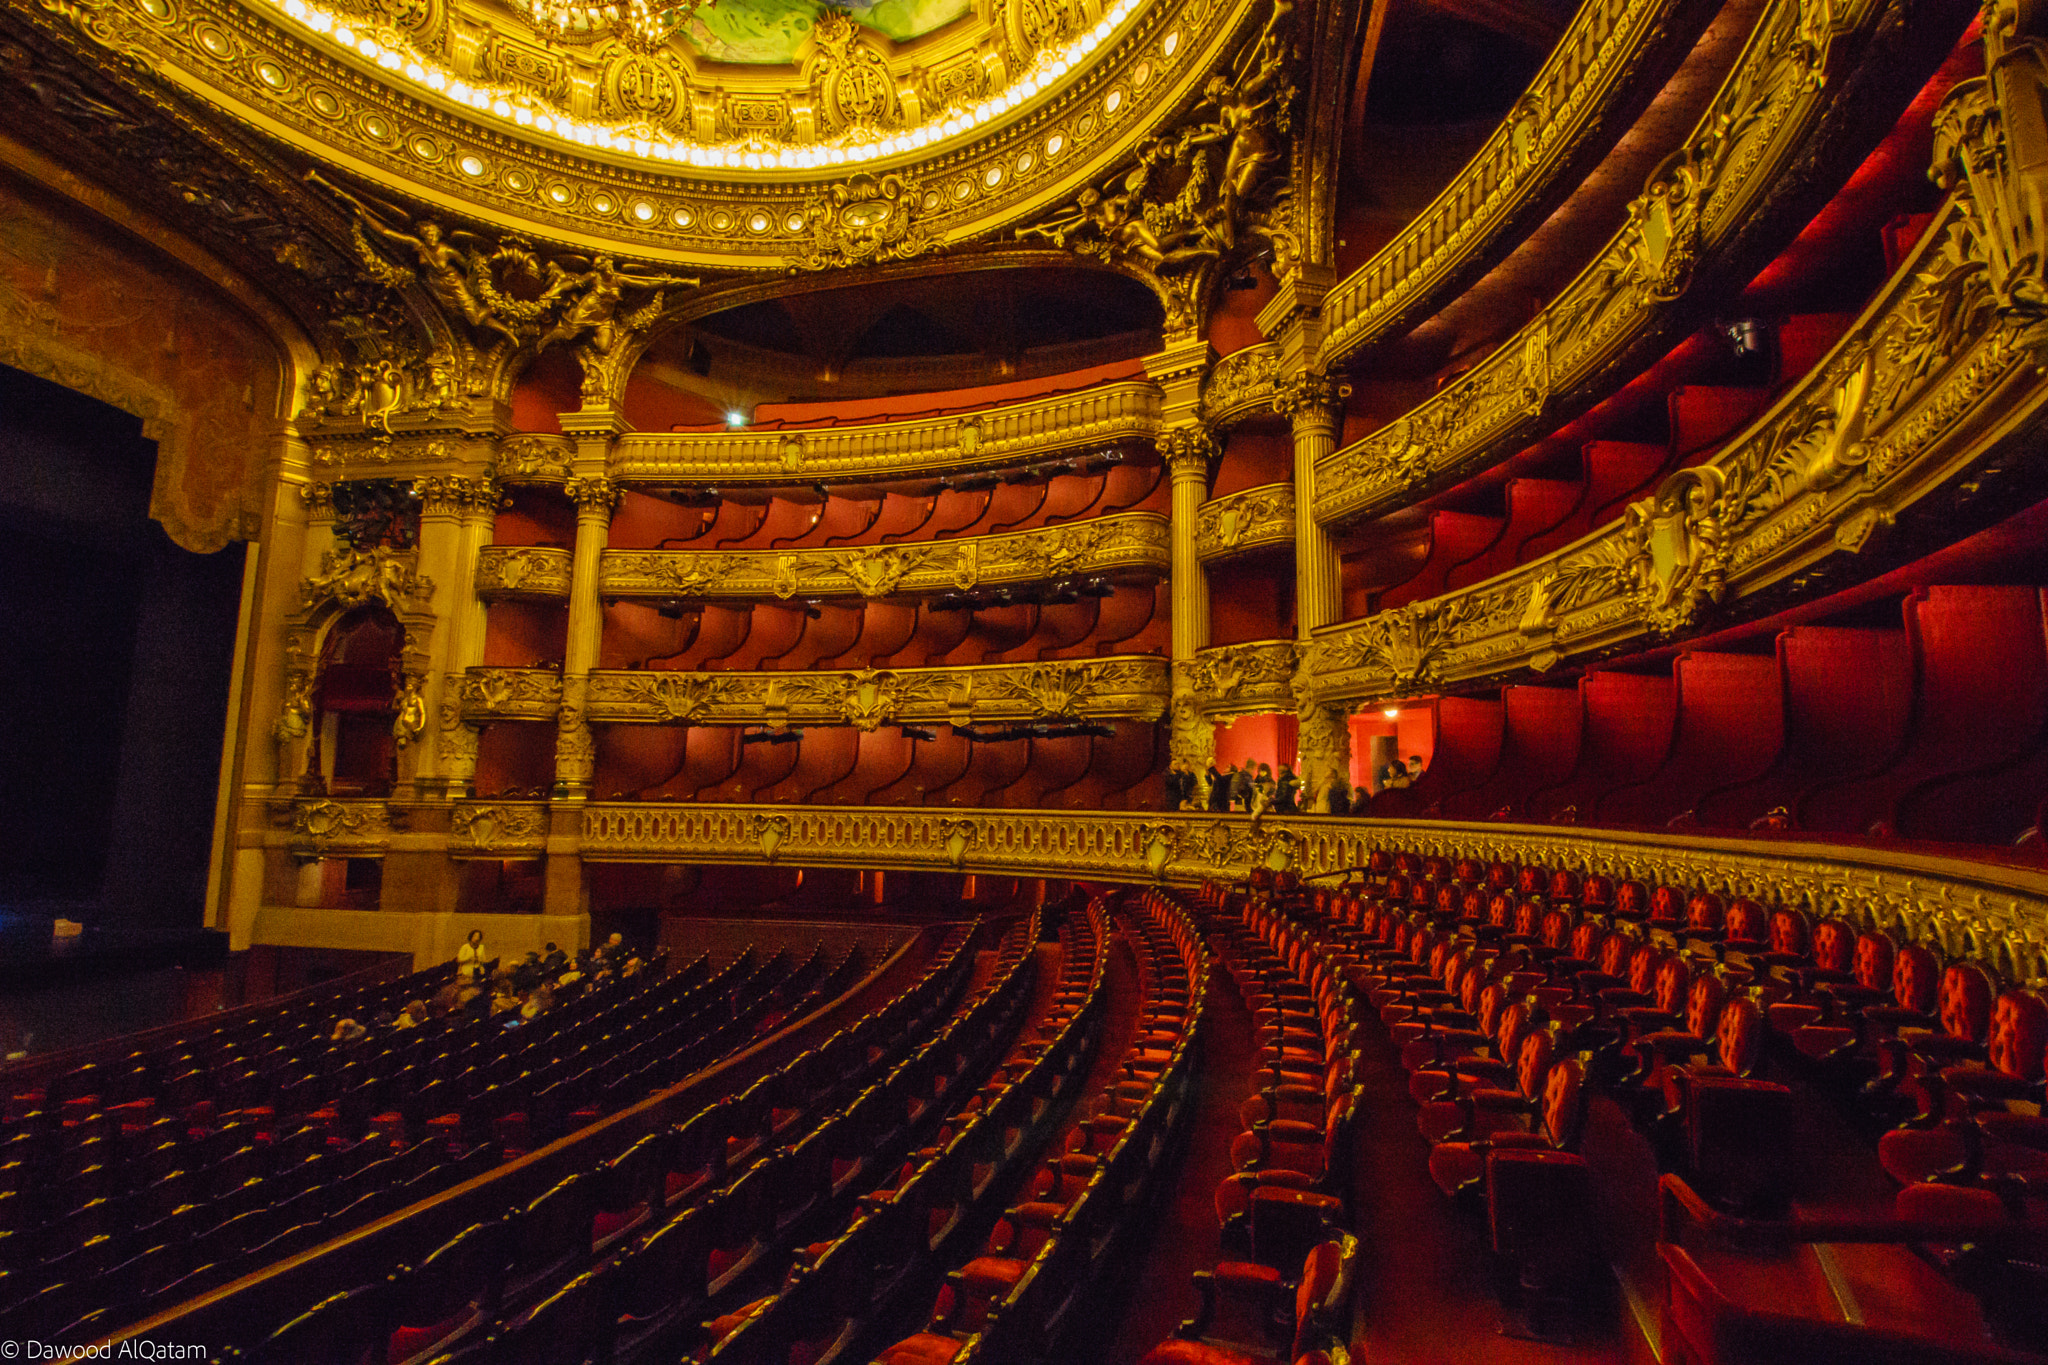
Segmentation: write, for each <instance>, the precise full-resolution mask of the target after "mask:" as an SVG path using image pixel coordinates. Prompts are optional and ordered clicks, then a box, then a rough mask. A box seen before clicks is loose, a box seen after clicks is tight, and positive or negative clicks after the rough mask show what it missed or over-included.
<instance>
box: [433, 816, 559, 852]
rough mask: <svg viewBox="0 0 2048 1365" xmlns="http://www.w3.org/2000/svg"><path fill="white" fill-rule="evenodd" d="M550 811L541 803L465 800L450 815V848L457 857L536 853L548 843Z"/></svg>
mask: <svg viewBox="0 0 2048 1365" xmlns="http://www.w3.org/2000/svg"><path fill="white" fill-rule="evenodd" d="M547 835H548V811H547V807H546V806H543V805H540V804H538V803H533V804H518V805H514V804H510V803H506V802H491V803H488V804H483V803H474V804H473V803H466V802H465V803H461V804H458V805H457V806H456V807H455V808H454V809H453V810H452V811H450V812H449V815H448V851H449V853H450V854H452V855H454V856H456V857H462V856H464V855H466V854H486V855H489V856H491V857H505V856H507V855H516V854H522V853H524V854H535V853H540V852H542V851H543V850H544V849H545V848H546V847H547Z"/></svg>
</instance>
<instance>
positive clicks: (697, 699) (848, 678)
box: [589, 656, 1168, 730]
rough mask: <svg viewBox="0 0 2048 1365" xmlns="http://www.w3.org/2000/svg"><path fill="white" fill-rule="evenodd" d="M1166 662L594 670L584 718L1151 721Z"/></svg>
mask: <svg viewBox="0 0 2048 1365" xmlns="http://www.w3.org/2000/svg"><path fill="white" fill-rule="evenodd" d="M1167 675H1168V666H1167V663H1166V661H1165V660H1164V659H1157V658H1151V657H1148V656H1111V657H1107V658H1099V659H1085V660H1076V661H1074V662H1072V663H1055V664H983V665H976V666H970V667H962V668H904V669H860V670H851V671H844V672H745V673H737V672H736V673H685V672H677V671H668V670H655V669H627V670H610V669H606V670H600V671H598V672H595V673H593V674H591V675H590V691H589V719H590V720H592V721H594V722H599V723H604V724H621V723H625V724H656V725H677V724H696V725H758V724H769V725H774V726H783V725H797V726H810V725H850V726H853V727H855V728H856V729H860V730H873V729H876V728H878V727H880V726H883V725H892V724H953V725H966V724H969V723H970V722H973V723H979V722H982V721H1030V720H1042V719H1048V718H1054V717H1058V718H1064V719H1098V720H1119V719H1136V720H1157V719H1159V718H1160V717H1161V716H1162V715H1163V714H1164V713H1165V710H1166V702H1167V691H1168V678H1167Z"/></svg>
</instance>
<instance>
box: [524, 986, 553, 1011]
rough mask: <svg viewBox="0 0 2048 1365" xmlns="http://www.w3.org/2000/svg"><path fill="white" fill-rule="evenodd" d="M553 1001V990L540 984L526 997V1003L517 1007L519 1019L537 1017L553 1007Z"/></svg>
mask: <svg viewBox="0 0 2048 1365" xmlns="http://www.w3.org/2000/svg"><path fill="white" fill-rule="evenodd" d="M554 1003H555V992H554V990H553V989H552V988H550V987H548V986H546V985H542V986H540V987H537V988H536V989H535V990H534V992H533V993H532V994H531V995H529V996H527V997H526V1003H525V1004H523V1005H521V1006H520V1007H519V1017H520V1018H521V1019H537V1018H539V1017H540V1016H541V1015H543V1014H546V1013H547V1012H548V1011H549V1010H550V1009H551V1008H553V1007H554Z"/></svg>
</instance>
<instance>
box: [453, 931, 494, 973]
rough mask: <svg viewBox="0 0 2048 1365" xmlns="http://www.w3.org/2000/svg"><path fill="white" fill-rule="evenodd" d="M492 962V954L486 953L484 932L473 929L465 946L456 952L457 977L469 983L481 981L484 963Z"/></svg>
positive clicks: (464, 943) (465, 941)
mask: <svg viewBox="0 0 2048 1365" xmlns="http://www.w3.org/2000/svg"><path fill="white" fill-rule="evenodd" d="M488 961H490V954H489V953H487V952H485V951H484V931H483V930H481V929H472V930H470V931H469V937H468V938H467V939H466V940H464V942H463V945H462V946H461V947H460V948H457V949H456V950H455V975H456V976H458V977H461V978H463V979H465V980H469V981H481V980H482V979H483V975H484V963H486V962H488Z"/></svg>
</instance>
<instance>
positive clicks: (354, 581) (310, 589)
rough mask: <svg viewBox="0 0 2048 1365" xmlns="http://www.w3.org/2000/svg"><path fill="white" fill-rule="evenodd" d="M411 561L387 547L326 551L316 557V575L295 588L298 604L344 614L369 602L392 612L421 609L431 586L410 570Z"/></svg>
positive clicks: (431, 589)
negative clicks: (333, 607)
mask: <svg viewBox="0 0 2048 1365" xmlns="http://www.w3.org/2000/svg"><path fill="white" fill-rule="evenodd" d="M413 563H414V557H413V556H412V555H411V554H408V553H400V552H399V551H397V550H393V549H391V548H390V547H389V546H385V545H377V546H373V547H371V548H370V549H368V550H355V549H344V550H329V551H328V552H327V553H326V554H324V555H322V556H321V557H320V572H319V573H317V574H315V575H313V576H312V577H311V578H308V579H305V580H303V581H302V582H301V583H300V584H299V601H300V604H301V606H302V607H304V608H307V609H310V608H312V607H316V606H318V605H320V604H321V603H323V602H332V603H334V604H335V605H337V606H339V607H340V608H341V609H342V610H344V611H347V610H351V609H353V608H355V607H360V606H363V605H364V604H365V603H368V602H370V601H373V600H374V601H379V602H382V603H383V604H384V605H385V606H387V607H389V608H391V609H392V610H393V611H395V612H402V611H406V610H408V609H411V608H413V607H414V606H421V607H423V606H425V605H426V602H427V599H428V598H430V597H432V596H433V594H434V585H433V582H432V581H431V580H430V579H428V578H426V577H425V576H424V575H422V574H420V573H418V572H416V571H415V570H414V568H413Z"/></svg>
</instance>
